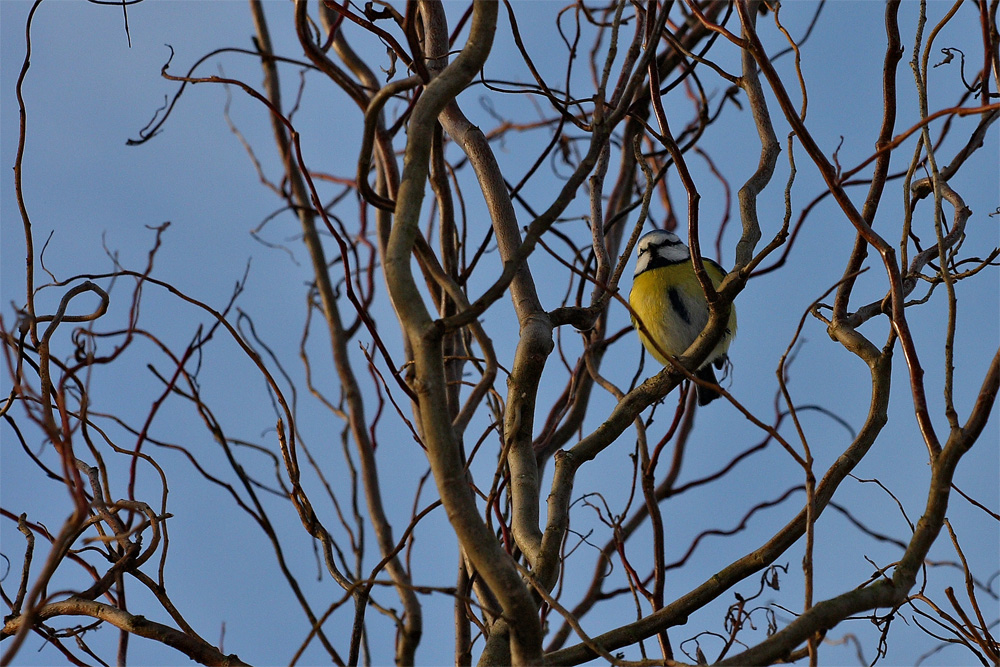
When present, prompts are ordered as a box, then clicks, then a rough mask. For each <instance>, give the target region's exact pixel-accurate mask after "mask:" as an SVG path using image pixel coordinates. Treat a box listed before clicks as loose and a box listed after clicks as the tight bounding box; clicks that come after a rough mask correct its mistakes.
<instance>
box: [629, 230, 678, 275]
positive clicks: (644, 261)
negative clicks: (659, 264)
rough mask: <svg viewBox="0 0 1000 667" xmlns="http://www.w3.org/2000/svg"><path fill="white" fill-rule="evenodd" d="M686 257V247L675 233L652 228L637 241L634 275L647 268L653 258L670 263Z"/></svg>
mask: <svg viewBox="0 0 1000 667" xmlns="http://www.w3.org/2000/svg"><path fill="white" fill-rule="evenodd" d="M688 257H689V254H688V247H687V246H686V245H684V242H683V241H681V240H680V239H679V238H678V237H677V234H674V233H673V232H668V231H664V230H662V229H654V230H653V231H651V232H649V233H647V234H646V235H644V236H643V237H642V238H641V239H639V243H638V244H637V245H636V262H635V275H639V274H640V273H642V272H643V271H645V270H646V269H648V268H649V266H650V264H651V263H652V262H653V260H654V258H657V259H660V260H665V261H666V263H670V264H672V263H674V262H679V261H683V260H685V259H687V258H688Z"/></svg>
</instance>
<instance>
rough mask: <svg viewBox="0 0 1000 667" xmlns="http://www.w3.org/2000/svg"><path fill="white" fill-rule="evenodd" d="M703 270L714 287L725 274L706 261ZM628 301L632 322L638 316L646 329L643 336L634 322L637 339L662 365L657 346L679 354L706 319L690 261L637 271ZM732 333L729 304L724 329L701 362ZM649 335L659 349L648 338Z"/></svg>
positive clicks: (715, 354)
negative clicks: (724, 331) (720, 337)
mask: <svg viewBox="0 0 1000 667" xmlns="http://www.w3.org/2000/svg"><path fill="white" fill-rule="evenodd" d="M705 271H706V272H707V273H708V276H709V278H711V280H712V283H713V284H714V285H715V286H716V287H717V286H718V285H719V284H720V283H721V282H722V279H723V278H724V277H725V272H724V271H723V270H722V268H721V267H719V266H718V265H717V264H715V263H714V262H711V263H710V262H708V261H706V262H705ZM629 305H631V306H632V310H633V312H634V313H635V315H634V316H633V318H632V319H633V323H635V320H636V318H638V319H639V320H641V322H642V324H643V325H644V327H645V329H646V331H648V332H649V336H647V335H646V333H644V332H643V327H640V326H636V330H637V331H638V332H639V340H640V341H642V344H643V345H644V346H645V348H646V349H647V350H649V352H650V354H652V355H653V357H654V358H655V359H656V360H657V361H659V362H660V363H661V364H664V365H666V364H667V360H666V358H665V357H664V356H663V355H662V354H661V353H660V350H661V349H662V351H663V352H665V353H666V354H668V355H671V356H679V355H681V354H682V353H683V352H684V350H686V349H687V348H688V346H690V345H691V343H692V342H694V339H695V338H697V337H698V334H700V333H701V330H702V329H704V328H705V325H706V324H707V323H708V303H707V302H706V301H705V295H704V293H703V292H702V290H701V284H700V283H699V282H698V278H697V277H696V276H695V275H694V270H693V269H692V267H691V263H690V262H678V263H676V264H669V265H666V266H659V267H657V268H654V269H649V270H648V271H643V272H642V273H640V274H639V275H637V276H636V277H635V279H634V280H633V281H632V291H631V292H630V293H629ZM735 333H736V309H735V308H733V309H731V310H730V314H729V323H728V327H727V331H726V333H725V335H724V336H723V337H722V340H720V341H719V344H718V345H717V346H716V347H715V349H714V350H713V351H712V353H711V354H709V355H708V357H707V359H706V361H705V364H708V363H710V362H712V361H714V360H715V359H717V358H719V357H721V356H722V355H724V354H725V353H726V351H727V350H728V349H729V343H730V342H731V341H732V338H733V335H734V334H735ZM650 337H652V338H653V339H654V340H655V341H656V342H657V344H658V345H659V348H660V349H657V346H656V345H653V344H652V343H651V342H650V340H649V338H650Z"/></svg>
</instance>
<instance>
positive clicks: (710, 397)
mask: <svg viewBox="0 0 1000 667" xmlns="http://www.w3.org/2000/svg"><path fill="white" fill-rule="evenodd" d="M694 376H695V377H696V378H698V379H699V380H704V381H705V382H711V383H712V384H719V381H718V380H717V379H716V377H715V371H714V370H712V364H708V365H706V366H705V367H704V368H701V369H699V370H698V371H696V372H695V374H694ZM695 390H696V391H697V392H698V405H708V404H709V403H711V402H712V401H714V400H715V399H717V398H719V396H721V395H722V394H720V393H719V392H717V391H715V390H714V389H712V388H710V387H703V386H702V385H700V384H696V385H695Z"/></svg>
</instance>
